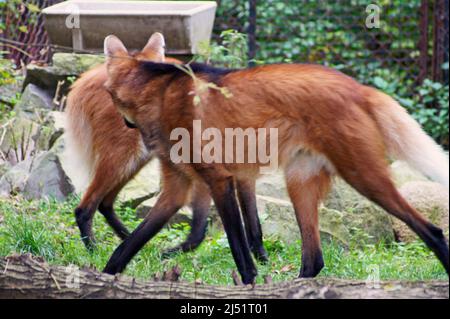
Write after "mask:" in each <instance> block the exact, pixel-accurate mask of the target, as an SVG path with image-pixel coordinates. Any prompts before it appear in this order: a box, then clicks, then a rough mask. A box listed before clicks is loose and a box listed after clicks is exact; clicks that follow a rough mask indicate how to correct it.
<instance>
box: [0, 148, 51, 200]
mask: <svg viewBox="0 0 450 319" xmlns="http://www.w3.org/2000/svg"><path fill="white" fill-rule="evenodd" d="M42 157H43V154H39V155H37V156H34V157H29V158H27V159H26V160H24V161H22V162H20V163H18V164H16V165H14V166H13V167H11V168H10V169H9V170H8V171H7V172H6V173H4V174H3V176H2V177H1V178H0V197H9V196H10V195H15V194H18V193H21V192H23V190H24V189H25V185H26V182H27V180H28V177H29V176H30V172H31V170H32V169H33V167H35V165H38V164H39V162H40V161H41V159H42Z"/></svg>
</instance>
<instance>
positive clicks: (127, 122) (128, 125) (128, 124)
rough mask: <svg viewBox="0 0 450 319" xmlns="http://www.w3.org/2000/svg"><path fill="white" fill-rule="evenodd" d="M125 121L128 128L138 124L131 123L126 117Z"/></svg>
mask: <svg viewBox="0 0 450 319" xmlns="http://www.w3.org/2000/svg"><path fill="white" fill-rule="evenodd" d="M123 121H124V122H125V125H126V126H127V127H128V128H132V129H135V128H137V126H136V125H135V124H133V123H131V122H130V121H128V120H127V119H126V118H124V119H123Z"/></svg>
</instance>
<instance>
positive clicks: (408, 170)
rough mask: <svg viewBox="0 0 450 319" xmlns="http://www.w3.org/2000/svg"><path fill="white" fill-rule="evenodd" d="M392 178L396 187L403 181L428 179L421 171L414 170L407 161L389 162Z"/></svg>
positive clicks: (403, 182)
mask: <svg viewBox="0 0 450 319" xmlns="http://www.w3.org/2000/svg"><path fill="white" fill-rule="evenodd" d="M391 172H392V178H393V179H394V182H395V184H396V185H397V187H401V186H402V185H404V184H405V183H408V182H413V181H428V180H429V179H428V178H427V177H425V176H424V175H423V174H422V173H420V172H419V171H417V170H415V169H414V168H412V167H411V166H409V165H408V163H406V162H403V161H395V162H394V163H392V164H391Z"/></svg>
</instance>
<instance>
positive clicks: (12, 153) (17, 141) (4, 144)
mask: <svg viewBox="0 0 450 319" xmlns="http://www.w3.org/2000/svg"><path fill="white" fill-rule="evenodd" d="M38 135H39V124H38V123H36V122H34V121H31V120H29V119H26V118H21V117H15V118H13V119H11V120H10V121H9V122H8V123H7V124H6V125H5V131H4V132H3V136H2V137H3V138H2V139H1V144H0V151H1V152H2V154H3V156H5V158H6V159H7V160H8V162H9V163H10V164H12V165H15V164H17V163H19V162H21V161H23V160H25V159H27V158H29V157H31V156H32V155H34V149H35V144H36V142H35V141H36V139H37V138H38Z"/></svg>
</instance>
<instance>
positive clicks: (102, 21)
mask: <svg viewBox="0 0 450 319" xmlns="http://www.w3.org/2000/svg"><path fill="white" fill-rule="evenodd" d="M216 7H217V5H216V3H215V2H214V1H117V0H116V1H114V0H94V1H87V0H84V1H83V0H71V1H66V2H62V3H59V4H56V5H54V6H51V7H48V8H46V9H44V10H43V15H44V19H45V28H46V30H47V32H48V35H49V37H50V41H51V43H52V44H55V45H60V46H66V47H71V48H73V49H74V50H90V51H98V52H101V51H103V40H104V38H105V37H106V36H107V35H109V34H115V35H116V36H118V37H119V38H120V39H121V40H122V41H123V42H124V43H125V45H126V46H127V48H129V49H135V50H140V49H142V48H143V47H144V45H145V44H146V42H147V40H148V38H149V37H150V36H151V34H152V33H154V32H161V33H162V34H163V35H164V37H165V39H166V52H167V54H168V55H187V56H189V55H192V54H195V53H197V52H198V48H199V44H200V43H202V42H208V41H209V40H210V38H211V33H212V29H213V24H214V17H215V12H216Z"/></svg>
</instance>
